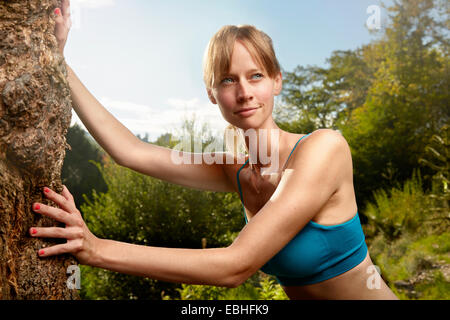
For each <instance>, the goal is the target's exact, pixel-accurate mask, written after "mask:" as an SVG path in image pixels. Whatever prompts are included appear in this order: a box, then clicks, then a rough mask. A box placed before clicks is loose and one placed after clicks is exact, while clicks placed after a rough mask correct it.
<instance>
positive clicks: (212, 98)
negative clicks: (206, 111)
mask: <svg viewBox="0 0 450 320" xmlns="http://www.w3.org/2000/svg"><path fill="white" fill-rule="evenodd" d="M206 92H207V93H208V98H209V100H210V101H211V102H212V103H213V104H217V100H216V98H214V95H213V93H212V89H206Z"/></svg>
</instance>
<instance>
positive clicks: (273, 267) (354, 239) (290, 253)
mask: <svg viewBox="0 0 450 320" xmlns="http://www.w3.org/2000/svg"><path fill="white" fill-rule="evenodd" d="M310 134H311V133H309V134H307V135H305V136H303V137H301V138H300V139H299V140H298V141H297V143H296V144H295V146H294V148H293V149H292V151H291V153H290V154H289V157H288V160H289V158H290V156H291V154H292V152H294V150H295V148H296V147H297V144H298V143H299V142H300V140H302V139H303V138H305V137H307V136H309V135H310ZM288 160H286V163H287V161H288ZM248 161H249V159H248V160H247V161H246V162H245V163H244V165H243V166H242V167H241V168H240V169H239V170H238V172H237V182H238V187H239V195H240V197H241V202H242V209H243V213H244V219H245V223H246V224H247V223H248V221H247V216H246V213H245V207H244V198H243V196H242V188H241V184H240V182H239V173H240V171H241V170H242V169H243V168H244V167H245V166H246V164H247V163H248ZM367 251H368V250H367V245H366V242H365V236H364V232H363V230H362V227H361V222H360V220H359V215H358V212H356V214H355V216H354V217H353V218H352V219H351V220H349V221H346V222H344V223H341V224H337V225H331V226H324V225H321V224H318V223H316V222H314V221H312V220H311V221H309V222H308V224H306V226H305V227H304V228H303V229H302V230H301V231H300V232H299V233H298V234H297V235H296V236H295V237H294V238H293V239H292V240H291V241H290V242H289V243H288V244H287V245H286V246H285V247H284V248H282V249H281V250H280V251H279V252H278V253H277V254H276V255H275V256H274V257H272V259H270V260H269V261H268V262H267V263H266V264H265V265H264V266H263V267H262V268H261V271H263V272H264V273H267V274H270V275H274V276H275V278H276V279H277V281H278V283H279V284H281V285H283V286H302V285H308V284H313V283H318V282H322V281H325V280H327V279H330V278H333V277H336V276H338V275H340V274H342V273H344V272H346V271H348V270H350V269H352V268H354V267H355V266H357V265H358V264H360V263H361V262H362V261H363V260H364V258H365V257H366V255H367Z"/></svg>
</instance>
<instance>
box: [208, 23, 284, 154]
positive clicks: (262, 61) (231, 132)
mask: <svg viewBox="0 0 450 320" xmlns="http://www.w3.org/2000/svg"><path fill="white" fill-rule="evenodd" d="M236 40H239V41H240V42H242V43H243V45H244V46H245V47H246V49H247V50H248V51H249V53H250V55H251V56H252V58H253V59H254V60H255V61H256V63H257V64H258V65H259V66H260V67H261V68H263V70H264V71H265V72H267V74H268V76H269V77H271V78H275V77H276V76H277V75H278V74H279V73H280V71H281V68H280V64H279V63H278V60H277V58H276V55H275V50H274V49H273V43H272V39H271V38H270V37H269V36H268V35H267V34H266V33H264V32H263V31H261V30H259V29H257V28H255V27H254V26H251V25H237V26H234V25H226V26H223V27H222V28H220V29H219V31H217V32H216V34H215V35H214V36H213V37H212V38H211V40H210V41H209V43H208V46H207V47H206V50H205V54H204V57H203V81H204V82H205V85H206V88H207V89H211V88H214V87H215V86H216V84H217V83H218V81H219V80H220V78H221V77H222V76H223V75H224V74H226V73H228V72H229V70H230V67H231V56H232V54H233V48H234V43H235V42H236ZM224 140H225V147H226V149H227V150H228V151H231V152H232V153H233V155H234V156H235V157H236V156H237V155H238V154H239V153H241V154H242V153H245V152H246V153H247V154H248V149H247V145H246V144H245V140H244V136H243V133H242V129H239V128H237V127H236V126H234V125H232V124H230V125H229V126H227V128H226V129H225V138H224Z"/></svg>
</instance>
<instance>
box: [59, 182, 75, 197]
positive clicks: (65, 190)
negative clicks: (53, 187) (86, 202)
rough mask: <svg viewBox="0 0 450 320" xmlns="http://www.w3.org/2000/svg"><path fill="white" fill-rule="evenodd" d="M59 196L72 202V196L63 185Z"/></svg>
mask: <svg viewBox="0 0 450 320" xmlns="http://www.w3.org/2000/svg"><path fill="white" fill-rule="evenodd" d="M61 195H62V196H63V197H64V198H66V200H68V201H74V199H73V196H72V194H71V193H70V192H69V189H67V187H66V186H65V185H63V191H62V192H61Z"/></svg>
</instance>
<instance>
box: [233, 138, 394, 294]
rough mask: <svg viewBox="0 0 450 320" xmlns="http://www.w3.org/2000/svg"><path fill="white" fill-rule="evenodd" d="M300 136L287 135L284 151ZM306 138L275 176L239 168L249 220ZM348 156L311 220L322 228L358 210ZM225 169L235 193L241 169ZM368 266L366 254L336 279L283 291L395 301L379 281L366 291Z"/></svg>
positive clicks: (368, 257)
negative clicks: (337, 180)
mask: <svg viewBox="0 0 450 320" xmlns="http://www.w3.org/2000/svg"><path fill="white" fill-rule="evenodd" d="M303 136H304V135H303V134H291V136H290V138H289V139H290V140H289V145H290V146H291V147H290V148H288V150H289V152H290V151H291V150H292V149H293V148H294V146H295V144H296V143H297V141H298V140H299V139H300V138H302V137H303ZM308 138H309V136H308V137H306V138H305V139H302V140H301V141H300V142H299V143H298V145H297V147H296V148H295V150H294V152H293V153H292V155H291V157H290V158H289V161H288V162H287V163H286V165H285V166H284V167H283V168H280V172H278V173H277V174H274V175H271V176H269V175H264V174H263V175H259V174H257V172H255V171H253V172H252V170H251V169H250V166H249V165H248V164H247V165H246V166H245V167H244V168H242V170H241V171H240V174H239V180H240V184H241V189H242V195H243V198H244V205H245V209H246V214H247V219H248V220H249V221H250V219H251V218H252V217H253V216H254V215H255V214H257V212H258V211H259V210H260V209H261V208H262V207H263V206H264V205H265V204H266V202H267V201H269V199H270V197H271V196H272V194H273V193H274V192H275V190H276V188H277V186H278V184H279V182H280V180H281V178H282V176H283V173H284V170H285V169H286V168H289V163H291V162H292V159H293V158H294V157H295V154H297V153H299V152H301V149H302V148H301V145H302V143H303V142H304V141H305V140H306V139H308ZM288 155H289V153H286V154H285V155H284V156H283V155H281V159H284V160H283V162H282V163H281V166H283V164H284V163H285V159H287V158H288ZM348 157H349V159H348V160H349V161H347V164H348V165H347V167H345V168H342V169H343V170H345V172H346V174H345V178H344V179H343V181H341V183H340V186H339V188H338V189H337V190H336V191H335V193H334V194H333V195H332V196H331V197H330V199H329V200H328V201H327V203H326V204H325V205H324V206H323V207H322V209H321V210H320V211H319V212H318V213H317V214H316V215H315V216H314V217H313V219H312V221H314V222H316V223H319V224H322V225H335V224H340V223H343V222H346V221H348V220H350V219H352V218H353V217H354V216H355V214H356V212H357V210H358V208H357V204H356V197H355V192H354V187H353V165H352V159H351V154H350V152H349V155H348ZM226 167H227V169H226V170H227V171H228V172H227V176H228V177H229V179H230V181H232V183H233V185H234V186H235V190H236V192H237V193H238V194H239V189H238V185H237V180H236V174H237V171H238V170H239V169H240V168H241V167H242V164H235V165H230V166H226ZM257 191H259V193H257ZM371 265H373V263H372V261H371V260H370V256H369V254H367V257H366V258H365V259H364V261H362V262H361V263H360V264H359V265H358V266H356V267H355V268H353V269H351V270H349V271H347V272H345V273H343V274H341V275H339V276H337V277H334V278H331V279H328V280H325V281H322V282H320V283H316V284H312V285H306V286H295V287H283V289H284V290H285V292H286V294H287V295H288V296H289V298H290V299H305V298H306V299H373V298H375V299H376V298H377V297H379V298H380V299H390V298H394V299H395V298H396V297H395V295H393V293H392V292H391V291H390V289H389V288H388V287H387V286H386V284H384V282H383V281H381V282H382V283H383V285H382V286H381V288H380V289H376V290H373V289H372V290H370V289H368V288H367V278H368V276H370V274H368V273H367V268H368V267H369V266H371ZM352 293H353V294H354V296H353V297H352V296H351V295H352Z"/></svg>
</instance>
